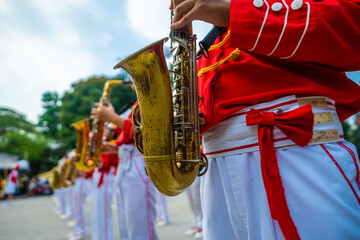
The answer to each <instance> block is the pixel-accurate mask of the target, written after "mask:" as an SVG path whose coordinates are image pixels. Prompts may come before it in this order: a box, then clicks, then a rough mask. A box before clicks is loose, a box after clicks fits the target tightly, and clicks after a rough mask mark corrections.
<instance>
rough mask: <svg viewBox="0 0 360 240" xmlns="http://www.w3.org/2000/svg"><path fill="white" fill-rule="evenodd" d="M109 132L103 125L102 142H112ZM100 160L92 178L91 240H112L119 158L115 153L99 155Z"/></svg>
mask: <svg viewBox="0 0 360 240" xmlns="http://www.w3.org/2000/svg"><path fill="white" fill-rule="evenodd" d="M111 132H112V130H111V129H109V128H108V127H107V124H105V127H104V140H106V141H110V140H112V139H109V136H110V135H111ZM100 158H101V162H100V166H98V167H96V168H95V171H94V173H93V176H92V183H93V187H92V191H91V194H92V203H91V204H92V206H91V207H92V212H91V226H92V232H91V239H92V240H100V239H101V240H112V239H113V238H114V236H113V234H114V230H113V222H112V211H111V206H112V199H113V194H114V184H115V174H116V167H117V165H118V163H119V158H118V155H117V154H116V153H101V154H100Z"/></svg>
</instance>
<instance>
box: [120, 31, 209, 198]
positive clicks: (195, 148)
mask: <svg viewBox="0 0 360 240" xmlns="http://www.w3.org/2000/svg"><path fill="white" fill-rule="evenodd" d="M170 39H171V41H172V44H171V52H172V53H173V71H171V72H172V73H173V86H171V83H170V76H169V70H168V68H167V65H166V61H165V57H164V53H163V44H164V42H165V41H166V40H167V38H164V39H161V40H159V41H157V42H155V43H153V44H151V45H149V46H147V47H145V48H144V49H142V50H140V51H138V52H136V53H134V54H133V55H131V56H129V57H128V58H126V59H125V60H123V61H121V62H120V63H118V64H117V65H116V66H115V67H114V69H118V68H120V67H121V68H123V69H125V70H126V71H127V72H128V73H129V74H130V76H131V77H132V80H133V82H134V85H135V88H136V93H137V96H138V102H139V105H138V106H137V107H136V108H135V109H134V111H133V124H134V132H135V145H136V147H137V148H138V150H139V151H140V152H142V153H143V154H144V160H145V166H146V172H147V174H148V176H149V178H150V180H151V181H152V182H153V183H154V185H155V187H156V188H157V189H158V190H159V191H160V192H161V193H163V194H165V195H167V196H175V195H178V194H180V193H181V192H183V191H184V190H185V189H186V188H187V187H188V186H189V185H190V184H191V183H192V182H193V181H194V179H195V177H196V176H198V175H202V174H204V173H205V171H206V169H207V159H206V157H205V156H204V155H203V154H201V152H200V127H199V110H198V91H197V70H196V36H195V35H192V34H191V31H190V30H189V28H184V29H182V30H181V31H171V32H170ZM172 92H173V94H172Z"/></svg>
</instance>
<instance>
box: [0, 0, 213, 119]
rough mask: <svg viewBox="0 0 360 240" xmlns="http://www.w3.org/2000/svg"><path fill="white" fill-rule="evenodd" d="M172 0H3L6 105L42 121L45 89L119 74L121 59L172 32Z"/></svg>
mask: <svg viewBox="0 0 360 240" xmlns="http://www.w3.org/2000/svg"><path fill="white" fill-rule="evenodd" d="M168 2H169V1H168V0H151V1H149V0H105V1H104V0H58V1H49V0H26V1H23V0H9V1H6V0H0V106H5V107H10V108H12V109H14V110H16V111H19V112H21V113H23V114H25V115H26V116H27V118H28V119H29V120H31V121H33V122H37V119H38V115H39V114H41V113H42V112H43V111H42V107H41V96H42V93H44V92H45V91H57V92H58V93H60V94H61V95H62V94H63V93H64V91H66V90H69V89H70V86H71V83H72V82H76V81H78V80H80V79H85V78H87V77H89V76H92V75H104V74H105V75H109V76H112V75H115V74H116V73H117V72H116V71H115V70H113V67H114V66H115V64H116V63H117V62H118V61H119V59H121V58H124V57H126V56H128V55H130V54H132V53H134V52H136V51H137V50H139V49H141V48H143V47H145V46H147V45H148V44H151V43H152V42H154V41H156V40H159V39H161V38H163V37H166V36H168V34H169V31H170V29H169V27H170V12H169V3H168ZM210 27H211V26H210V25H208V24H205V23H200V22H199V23H197V25H196V28H195V30H196V29H198V31H199V33H201V34H202V35H204V34H205V33H206V32H207V31H208V30H209V29H210ZM201 34H200V35H201Z"/></svg>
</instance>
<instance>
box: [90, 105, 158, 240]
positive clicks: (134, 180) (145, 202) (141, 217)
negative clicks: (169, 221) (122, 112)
mask: <svg viewBox="0 0 360 240" xmlns="http://www.w3.org/2000/svg"><path fill="white" fill-rule="evenodd" d="M95 106H96V107H97V108H96V109H93V110H92V112H91V118H99V119H101V120H104V121H110V122H112V123H115V124H116V125H117V126H118V127H119V128H120V129H121V130H122V131H121V133H120V136H119V137H118V139H117V140H116V142H117V145H118V146H119V157H120V159H121V160H120V164H119V166H118V172H117V179H118V181H117V183H116V184H117V187H116V188H117V195H118V201H119V202H118V216H119V231H120V238H121V239H128V240H137V239H138V240H142V239H146V240H156V239H158V236H157V233H156V229H155V214H156V213H155V187H154V185H153V184H152V183H151V181H150V179H149V177H148V176H147V175H146V173H145V162H144V157H143V155H142V154H141V153H140V152H139V151H138V150H137V149H136V147H135V145H134V130H133V125H132V122H131V120H130V119H131V115H130V116H128V118H124V117H121V116H119V115H118V114H117V113H116V112H115V110H114V107H113V106H112V105H110V106H107V107H106V106H102V105H99V104H95Z"/></svg>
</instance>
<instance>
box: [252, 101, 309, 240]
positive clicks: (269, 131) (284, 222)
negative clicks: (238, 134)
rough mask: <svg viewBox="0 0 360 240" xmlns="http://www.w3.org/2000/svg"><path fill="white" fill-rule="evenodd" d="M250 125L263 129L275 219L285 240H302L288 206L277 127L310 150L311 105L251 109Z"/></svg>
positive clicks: (264, 168) (261, 142)
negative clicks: (276, 140) (284, 109)
mask: <svg viewBox="0 0 360 240" xmlns="http://www.w3.org/2000/svg"><path fill="white" fill-rule="evenodd" d="M246 124H247V125H248V126H249V125H259V129H258V138H259V150H260V155H261V173H262V177H263V181H264V185H265V190H266V195H267V198H268V202H269V207H270V212H271V217H272V218H273V219H275V220H277V221H278V223H279V225H280V228H281V231H282V232H283V234H284V237H285V239H291V240H292V239H300V237H299V234H298V232H297V229H296V226H295V224H294V222H293V220H292V218H291V216H290V212H289V209H288V206H287V203H286V198H285V193H284V187H283V185H282V182H281V176H280V172H279V166H278V164H277V158H276V152H275V147H274V142H273V129H274V126H276V127H278V128H279V129H280V130H281V131H282V132H283V133H284V134H285V135H286V136H287V137H289V138H290V139H291V140H292V141H293V142H295V143H296V144H298V145H300V146H302V147H303V146H306V145H308V144H309V141H310V140H311V138H312V135H313V125H314V114H313V112H312V109H311V104H307V105H305V106H302V107H300V108H297V109H295V110H292V111H289V112H284V113H274V112H259V111H257V110H255V109H251V110H250V112H249V113H248V115H247V116H246Z"/></svg>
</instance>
